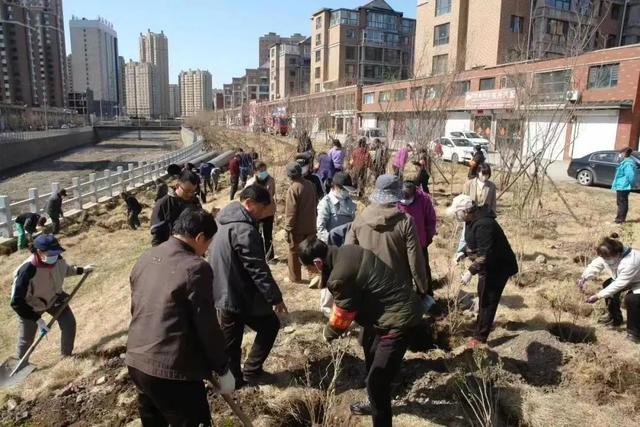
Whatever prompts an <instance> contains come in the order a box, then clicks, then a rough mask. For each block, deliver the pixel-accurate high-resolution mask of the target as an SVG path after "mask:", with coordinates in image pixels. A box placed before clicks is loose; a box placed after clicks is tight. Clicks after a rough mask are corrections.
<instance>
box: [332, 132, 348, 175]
mask: <svg viewBox="0 0 640 427" xmlns="http://www.w3.org/2000/svg"><path fill="white" fill-rule="evenodd" d="M329 157H330V158H331V160H332V161H333V168H334V169H335V171H336V172H342V169H343V168H344V157H345V152H344V150H343V149H342V144H341V143H340V141H339V140H337V139H334V140H333V147H331V150H329Z"/></svg>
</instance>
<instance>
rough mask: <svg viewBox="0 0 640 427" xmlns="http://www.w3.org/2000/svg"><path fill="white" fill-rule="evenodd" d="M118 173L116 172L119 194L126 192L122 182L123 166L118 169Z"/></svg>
mask: <svg viewBox="0 0 640 427" xmlns="http://www.w3.org/2000/svg"><path fill="white" fill-rule="evenodd" d="M116 170H117V172H116V176H117V178H116V181H117V188H118V194H120V193H122V192H123V191H124V183H123V180H122V172H123V167H122V166H118V167H117V168H116Z"/></svg>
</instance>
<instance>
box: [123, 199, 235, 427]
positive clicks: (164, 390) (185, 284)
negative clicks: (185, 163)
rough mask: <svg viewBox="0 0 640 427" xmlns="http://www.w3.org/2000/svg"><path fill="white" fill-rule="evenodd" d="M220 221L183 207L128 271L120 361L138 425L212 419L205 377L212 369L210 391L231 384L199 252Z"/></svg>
mask: <svg viewBox="0 0 640 427" xmlns="http://www.w3.org/2000/svg"><path fill="white" fill-rule="evenodd" d="M217 228H218V227H217V225H216V221H215V219H214V217H213V215H211V214H210V213H208V212H206V211H204V210H202V209H189V210H186V211H184V212H182V213H181V214H180V216H179V217H178V219H177V220H176V221H175V224H174V226H173V235H172V236H171V237H170V238H169V239H168V240H167V241H166V242H164V243H162V244H161V245H159V246H156V247H153V248H151V249H149V250H147V251H146V252H145V253H144V254H143V255H142V256H141V257H140V258H139V259H138V262H137V263H136V264H135V266H134V267H133V269H132V270H131V274H130V284H131V323H130V324H129V331H128V338H127V352H126V357H125V363H126V365H127V368H128V371H129V377H130V378H131V380H132V381H133V383H134V385H135V387H136V389H137V392H138V411H139V414H140V419H141V421H142V425H145V426H167V425H172V426H196V425H203V426H210V425H211V413H210V410H209V403H208V401H207V391H206V389H205V385H204V380H210V381H211V380H213V374H215V375H216V377H217V378H216V381H215V383H216V385H217V388H216V390H215V392H217V393H222V394H228V393H232V392H233V391H234V388H235V379H234V376H233V373H232V372H231V371H230V369H229V360H228V357H227V355H226V354H225V352H224V337H223V335H222V331H221V330H220V326H219V325H218V320H217V319H216V312H215V309H214V305H213V291H212V289H211V283H212V281H213V271H212V270H211V267H210V266H209V264H208V263H207V262H206V261H205V260H204V259H202V256H203V255H204V253H205V252H206V251H207V250H208V248H209V244H210V243H211V240H212V239H213V236H214V234H215V233H216V230H217Z"/></svg>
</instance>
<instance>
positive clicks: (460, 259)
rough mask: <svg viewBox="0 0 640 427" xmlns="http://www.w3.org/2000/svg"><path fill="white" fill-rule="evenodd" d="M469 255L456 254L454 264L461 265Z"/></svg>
mask: <svg viewBox="0 0 640 427" xmlns="http://www.w3.org/2000/svg"><path fill="white" fill-rule="evenodd" d="M466 256H467V255H466V254H465V253H464V252H458V253H456V255H455V256H454V257H453V262H454V263H456V264H457V263H459V262H460V261H462V260H463V259H464V258H465V257H466Z"/></svg>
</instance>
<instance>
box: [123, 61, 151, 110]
mask: <svg viewBox="0 0 640 427" xmlns="http://www.w3.org/2000/svg"><path fill="white" fill-rule="evenodd" d="M156 80H157V76H156V66H155V65H153V64H151V63H149V62H133V61H131V60H130V61H129V62H128V63H127V64H126V65H125V88H126V91H127V92H126V100H127V114H129V116H130V117H145V118H155V117H158V116H159V112H158V99H159V97H160V95H159V93H158V91H157V89H158V84H157V81H156Z"/></svg>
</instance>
